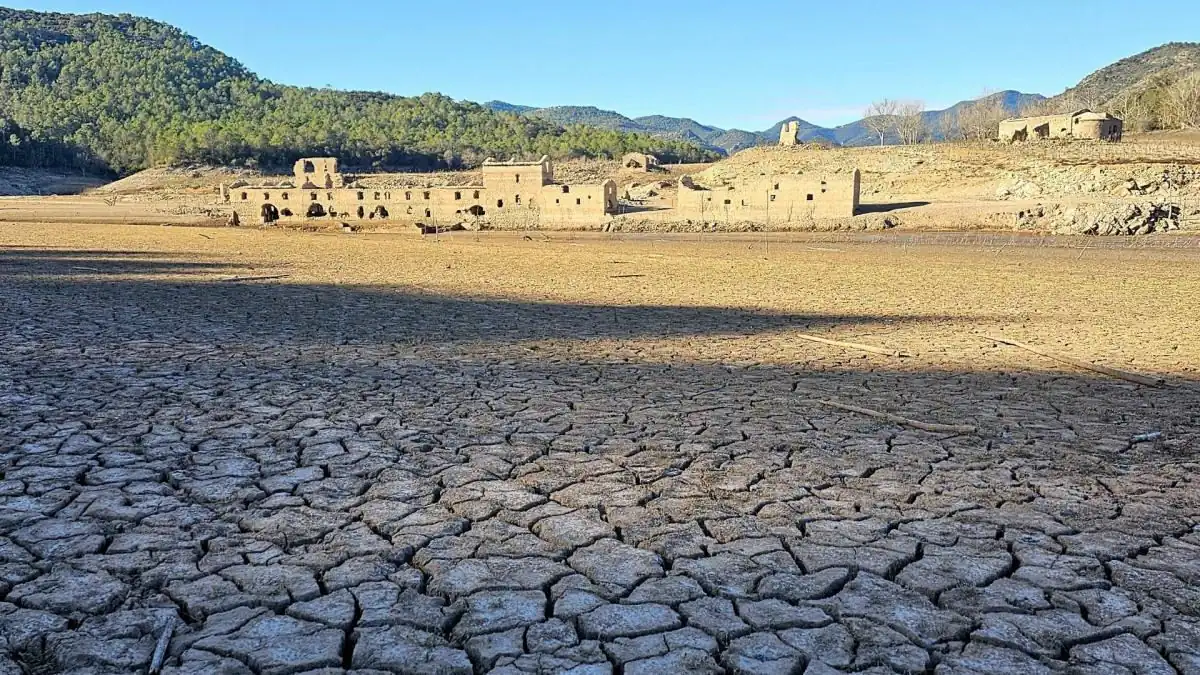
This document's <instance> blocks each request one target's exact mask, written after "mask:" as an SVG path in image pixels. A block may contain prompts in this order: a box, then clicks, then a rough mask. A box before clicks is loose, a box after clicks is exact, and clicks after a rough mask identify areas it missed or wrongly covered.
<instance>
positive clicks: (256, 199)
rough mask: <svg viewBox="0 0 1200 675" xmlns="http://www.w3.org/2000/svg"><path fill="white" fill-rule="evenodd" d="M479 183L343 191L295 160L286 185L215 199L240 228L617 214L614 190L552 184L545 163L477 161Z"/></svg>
mask: <svg viewBox="0 0 1200 675" xmlns="http://www.w3.org/2000/svg"><path fill="white" fill-rule="evenodd" d="M482 170H483V185H472V186H459V187H427V188H403V189H379V188H367V187H362V186H353V185H351V186H347V185H346V182H345V179H344V178H343V176H342V174H341V173H339V171H338V162H337V160H336V159H334V158H328V157H325V158H305V159H301V160H300V161H298V162H296V164H295V167H294V175H293V181H292V182H290V183H283V184H280V185H274V186H244V187H235V188H226V187H224V186H222V188H221V195H222V201H223V202H224V203H226V204H230V205H232V206H233V207H234V208H235V210H236V211H237V212H238V214H239V216H240V217H243V218H249V219H250V221H248V222H255V221H257V222H261V223H274V222H276V221H296V220H306V219H321V218H332V219H341V220H345V221H354V220H396V221H401V222H409V223H413V224H418V225H424V226H435V227H436V226H442V225H453V224H455V223H461V222H467V221H476V220H483V219H487V221H488V222H490V223H493V224H495V225H499V226H509V227H540V226H543V225H544V224H552V223H564V224H579V225H586V224H594V223H599V222H603V221H605V220H607V219H608V218H609V217H610V216H611V215H613V214H615V213H617V184H616V183H615V182H613V181H611V180H609V181H604V182H603V183H599V184H596V185H565V184H561V183H556V182H555V181H554V167H553V165H552V164H551V162H550V160H549V158H547V157H542V158H541V159H540V160H538V161H536V162H513V161H510V162H498V161H495V160H492V159H489V160H487V161H485V162H484V163H483V168H482Z"/></svg>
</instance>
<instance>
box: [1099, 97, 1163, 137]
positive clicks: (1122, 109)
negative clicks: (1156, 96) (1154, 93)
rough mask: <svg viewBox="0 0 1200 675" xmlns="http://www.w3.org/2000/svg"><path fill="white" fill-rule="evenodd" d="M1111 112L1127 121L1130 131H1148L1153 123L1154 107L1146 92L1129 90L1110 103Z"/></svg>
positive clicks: (1126, 124)
mask: <svg viewBox="0 0 1200 675" xmlns="http://www.w3.org/2000/svg"><path fill="white" fill-rule="evenodd" d="M1109 112H1111V113H1112V114H1113V115H1116V116H1117V117H1119V118H1121V120H1122V121H1123V122H1124V123H1125V128H1126V129H1129V130H1130V131H1146V130H1148V129H1150V128H1151V126H1152V125H1153V122H1154V120H1153V117H1154V114H1153V108H1152V106H1151V104H1150V100H1149V99H1148V98H1147V96H1146V94H1145V92H1132V91H1127V92H1125V93H1124V94H1121V95H1120V96H1118V97H1116V98H1115V99H1113V100H1112V102H1110V103H1109Z"/></svg>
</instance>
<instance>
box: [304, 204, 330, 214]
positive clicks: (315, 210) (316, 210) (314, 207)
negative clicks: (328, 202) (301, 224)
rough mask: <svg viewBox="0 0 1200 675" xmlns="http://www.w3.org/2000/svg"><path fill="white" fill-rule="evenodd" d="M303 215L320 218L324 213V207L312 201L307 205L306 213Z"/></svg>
mask: <svg viewBox="0 0 1200 675" xmlns="http://www.w3.org/2000/svg"><path fill="white" fill-rule="evenodd" d="M304 215H305V216H307V217H309V218H320V217H321V216H324V215H325V207H324V206H321V205H320V204H317V203H315V202H314V203H312V204H309V205H308V213H306V214H304Z"/></svg>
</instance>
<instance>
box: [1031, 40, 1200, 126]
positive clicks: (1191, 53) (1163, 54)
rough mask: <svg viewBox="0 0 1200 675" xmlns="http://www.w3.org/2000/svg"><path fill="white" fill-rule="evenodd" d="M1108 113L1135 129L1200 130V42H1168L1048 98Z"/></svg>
mask: <svg viewBox="0 0 1200 675" xmlns="http://www.w3.org/2000/svg"><path fill="white" fill-rule="evenodd" d="M1048 104H1049V105H1050V106H1052V107H1053V108H1054V110H1055V111H1065V110H1067V109H1070V108H1092V109H1095V110H1107V111H1109V112H1112V113H1113V114H1115V115H1117V116H1118V117H1121V118H1123V119H1124V120H1125V123H1126V126H1127V127H1128V128H1131V129H1134V130H1148V129H1180V128H1185V129H1186V128H1196V127H1200V42H1170V43H1167V44H1165V45H1161V46H1159V47H1155V48H1154V49H1150V50H1147V51H1144V52H1142V53H1140V54H1135V55H1134V56H1130V57H1128V58H1125V59H1121V60H1120V61H1117V62H1116V63H1114V64H1112V65H1109V66H1105V67H1104V68H1101V69H1100V70H1097V71H1096V72H1094V73H1092V74H1091V75H1088V76H1087V77H1085V78H1084V79H1083V80H1082V81H1080V83H1079V84H1078V85H1076V86H1074V87H1071V88H1070V89H1068V90H1066V91H1065V92H1063V93H1062V94H1060V95H1059V96H1056V97H1054V98H1053V99H1051V100H1050V101H1049V102H1048Z"/></svg>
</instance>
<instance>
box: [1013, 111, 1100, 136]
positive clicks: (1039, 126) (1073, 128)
mask: <svg viewBox="0 0 1200 675" xmlns="http://www.w3.org/2000/svg"><path fill="white" fill-rule="evenodd" d="M1123 126H1124V125H1123V123H1122V122H1121V120H1120V119H1117V118H1116V117H1113V116H1112V115H1109V114H1108V113H1096V112H1092V111H1090V110H1086V109H1085V110H1076V111H1075V112H1072V113H1064V114H1061V115H1039V116H1037V117H1014V118H1012V119H1007V120H1004V121H1003V122H1001V123H1000V132H999V138H1000V140H1002V141H1005V142H1007V143H1012V142H1015V141H1034V140H1044V139H1066V138H1074V139H1083V140H1095V141H1111V142H1117V141H1120V140H1121V132H1122V129H1123Z"/></svg>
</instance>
